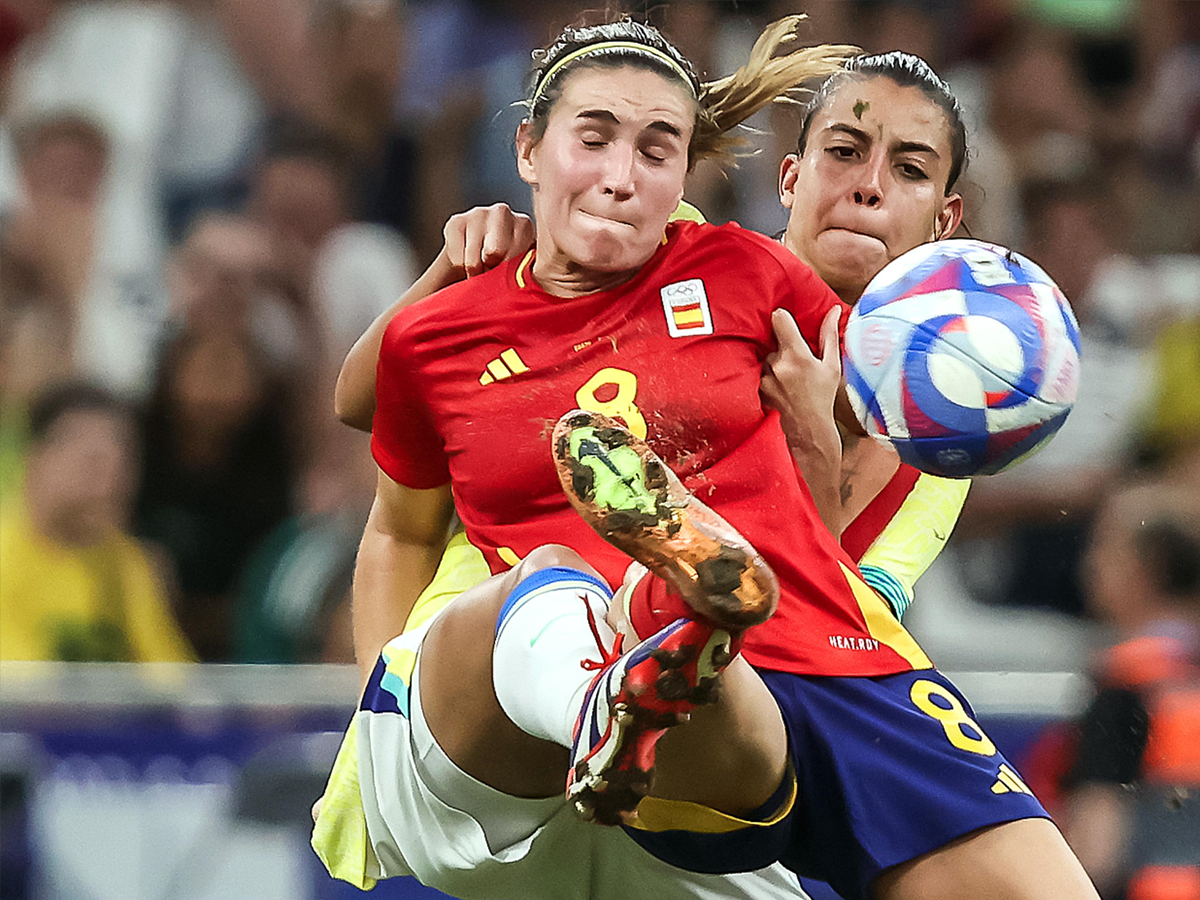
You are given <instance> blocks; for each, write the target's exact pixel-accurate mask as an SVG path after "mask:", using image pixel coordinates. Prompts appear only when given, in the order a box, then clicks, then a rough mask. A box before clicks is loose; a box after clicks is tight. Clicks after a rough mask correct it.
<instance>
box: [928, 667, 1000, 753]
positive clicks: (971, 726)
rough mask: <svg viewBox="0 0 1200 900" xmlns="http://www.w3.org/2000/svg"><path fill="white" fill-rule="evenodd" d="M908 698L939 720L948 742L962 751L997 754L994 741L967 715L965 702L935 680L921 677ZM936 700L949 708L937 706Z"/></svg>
mask: <svg viewBox="0 0 1200 900" xmlns="http://www.w3.org/2000/svg"><path fill="white" fill-rule="evenodd" d="M908 696H909V697H910V698H912V702H913V703H915V704H916V707H917V709H919V710H920V711H921V712H923V713H925V715H927V716H930V717H931V718H934V719H937V721H938V724H940V725H941V726H942V730H943V731H945V732H946V739H947V740H948V741H950V743H951V744H953V745H954V746H955V747H957V748H958V749H959V750H966V751H967V752H968V753H978V754H979V755H980V756H994V755H995V753H996V745H995V744H993V743H992V739H991V738H989V737H988V736H987V735H986V734H984V733H983V729H982V728H980V727H979V724H978V723H977V722H976V721H975V720H974V719H972V718H971V717H970V716H968V715H967V711H966V710H965V709H963V705H962V701H960V700H959V699H958V698H957V697H955V696H954V694H952V693H950V691H948V690H946V688H944V687H942V686H941V685H940V684H938V683H937V682H935V681H928V680H926V679H924V678H922V679H920V680H919V681H914V682H913V685H912V689H911V690H910V691H909V692H908ZM934 697H937V698H938V699H939V700H941V701H943V703H945V704H948V705H945V706H943V705H940V704H938V703H934V702H933V698H934Z"/></svg>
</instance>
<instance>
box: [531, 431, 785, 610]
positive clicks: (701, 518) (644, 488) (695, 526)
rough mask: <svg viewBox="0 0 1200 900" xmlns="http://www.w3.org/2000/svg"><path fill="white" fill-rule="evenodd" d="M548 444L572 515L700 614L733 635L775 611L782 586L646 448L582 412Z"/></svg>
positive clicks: (725, 524)
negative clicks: (668, 587) (656, 578)
mask: <svg viewBox="0 0 1200 900" xmlns="http://www.w3.org/2000/svg"><path fill="white" fill-rule="evenodd" d="M552 440H553V444H554V460H555V467H556V468H557V470H558V478H559V481H561V482H562V486H563V490H564V491H565V492H566V494H567V497H568V498H569V499H570V501H571V505H572V506H574V507H575V509H576V511H577V512H578V513H579V514H580V515H581V516H583V518H584V520H585V521H586V522H587V523H588V524H589V525H591V526H592V528H593V529H594V530H595V531H596V532H597V533H598V534H599V535H600V536H601V537H602V538H604V539H605V540H606V541H608V542H609V543H610V544H612V545H613V546H614V547H617V548H618V549H620V550H622V551H624V552H625V553H627V554H629V555H630V556H632V557H633V558H634V559H636V560H637V561H638V562H640V563H641V564H642V565H644V566H646V568H648V569H649V570H650V571H651V572H653V573H654V574H655V575H658V576H659V577H660V578H663V579H664V580H665V581H667V582H668V583H669V584H671V585H673V586H674V588H675V589H676V590H677V591H678V592H679V593H680V595H681V596H682V597H683V599H684V600H685V601H687V603H688V605H689V606H691V608H692V609H694V610H695V611H696V612H697V613H698V614H699V615H700V616H702V617H703V618H704V619H706V620H708V621H709V622H711V623H712V624H713V625H715V626H717V627H718V628H724V629H727V630H729V631H733V632H739V631H742V630H744V629H746V628H749V627H750V626H751V625H757V624H758V623H759V622H763V621H765V620H767V619H768V618H770V616H771V614H772V613H773V612H775V607H776V605H777V604H778V602H779V582H778V581H777V580H776V578H775V573H774V572H772V571H771V568H770V566H768V565H767V563H766V561H765V560H763V558H762V557H761V556H759V554H758V551H757V550H755V549H754V547H753V546H751V544H750V542H749V541H747V540H746V539H745V538H744V537H742V536H741V535H740V534H738V532H737V530H736V529H735V528H734V527H733V526H732V525H730V524H729V523H728V522H726V521H725V520H724V519H723V518H721V517H720V516H719V515H717V514H716V513H715V512H713V511H712V510H711V509H709V508H708V507H707V506H705V505H704V504H703V503H701V502H700V501H699V500H697V499H696V498H695V497H694V496H692V494H691V493H690V492H689V491H688V490H687V488H685V487H684V486H683V484H682V482H680V480H679V478H678V477H677V476H676V475H675V473H674V472H672V471H671V469H670V468H669V467H668V466H667V465H666V464H665V463H664V462H663V461H662V460H661V459H659V458H658V456H656V455H655V453H654V451H653V450H651V449H650V448H649V447H648V446H647V445H646V442H645V441H642V440H639V439H638V438H637V437H636V436H634V435H633V434H631V433H630V432H629V430H628V429H626V428H624V427H623V426H621V425H620V424H619V423H618V422H616V421H615V420H613V419H610V418H608V417H607V416H603V415H600V414H599V413H594V412H588V411H586V410H581V409H577V410H573V411H572V412H569V413H567V414H566V415H565V416H563V417H562V418H561V419H559V420H558V424H557V425H555V427H554V434H553V438H552Z"/></svg>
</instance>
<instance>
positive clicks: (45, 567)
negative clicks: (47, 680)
mask: <svg viewBox="0 0 1200 900" xmlns="http://www.w3.org/2000/svg"><path fill="white" fill-rule="evenodd" d="M29 419H30V434H31V447H30V455H29V464H28V472H27V477H26V483H25V490H24V494H23V498H22V501H21V502H11V503H5V504H4V509H3V512H2V513H0V659H6V660H7V659H25V660H73V661H78V660H120V661H139V662H150V661H184V660H190V659H192V658H193V655H192V651H191V648H190V647H189V646H188V642H187V640H186V639H185V638H184V636H183V634H182V632H181V631H180V629H179V626H178V625H177V624H176V622H175V619H174V617H173V616H172V613H171V609H170V604H169V602H168V595H167V588H166V578H165V577H164V575H165V570H164V569H163V568H162V567H161V564H160V563H159V562H158V561H156V560H153V559H152V558H151V555H150V554H149V553H148V552H147V550H146V549H145V548H144V547H143V546H142V545H141V544H139V543H138V541H136V540H135V539H133V538H132V537H131V536H130V535H129V532H128V524H129V512H130V506H131V503H132V500H133V495H134V491H135V484H136V470H137V455H138V448H137V437H136V430H135V422H134V418H133V416H132V415H131V413H130V411H129V410H128V409H127V408H126V407H125V406H124V405H122V404H121V403H120V402H119V401H117V400H116V399H115V398H113V397H112V395H110V394H108V393H107V392H105V391H103V390H101V389H100V388H97V387H93V386H90V385H86V384H83V383H78V382H75V383H70V384H65V385H62V386H60V387H58V388H55V389H52V390H51V391H49V392H48V393H45V394H43V395H41V396H40V397H39V398H38V399H37V400H36V401H35V402H34V403H33V405H32V407H31V409H30V414H29Z"/></svg>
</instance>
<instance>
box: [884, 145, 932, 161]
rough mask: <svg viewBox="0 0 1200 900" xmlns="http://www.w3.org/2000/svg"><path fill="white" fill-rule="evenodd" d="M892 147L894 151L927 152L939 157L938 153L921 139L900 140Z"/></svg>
mask: <svg viewBox="0 0 1200 900" xmlns="http://www.w3.org/2000/svg"><path fill="white" fill-rule="evenodd" d="M892 149H893V150H894V151H895V152H896V153H928V154H930V155H931V156H933V157H934V158H935V159H941V154H940V153H938V152H937V151H936V150H934V149H933V147H931V146H929V145H928V144H924V143H922V142H921V141H900V142H899V143H897V144H896V145H895V146H894V147H893V148H892Z"/></svg>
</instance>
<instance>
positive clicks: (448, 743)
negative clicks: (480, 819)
mask: <svg viewBox="0 0 1200 900" xmlns="http://www.w3.org/2000/svg"><path fill="white" fill-rule="evenodd" d="M549 566H569V567H571V568H575V569H580V570H582V571H585V572H589V573H592V574H594V570H592V569H591V567H590V566H588V565H587V563H585V562H584V561H583V560H582V558H580V557H579V556H578V555H577V554H575V553H574V552H573V551H571V550H569V549H567V548H565V547H558V546H546V547H540V548H538V549H537V550H535V551H534V552H533V553H531V554H529V556H527V557H526V558H525V559H524V560H522V562H521V563H520V564H519V565H518V566H517V567H516V568H514V569H513V570H512V571H510V572H508V573H506V574H504V575H498V576H496V577H494V578H491V579H489V580H488V581H485V582H484V583H483V584H480V585H479V586H477V587H475V588H473V589H471V590H470V591H468V592H466V593H464V594H463V595H462V596H461V597H459V598H458V599H457V600H455V601H454V603H453V604H452V605H451V606H450V608H448V609H447V610H446V611H445V612H444V613H443V614H442V615H441V616H440V617H439V618H438V620H437V621H436V622H435V623H434V625H433V626H432V627H431V628H430V632H429V634H428V635H427V636H426V638H425V642H424V644H423V646H422V648H421V701H422V708H423V710H424V714H425V718H426V721H427V722H428V724H429V727H430V730H431V731H432V733H433V735H434V737H435V738H436V739H437V742H438V745H439V746H440V747H441V748H442V749H443V750H444V751H445V752H446V754H447V755H448V756H449V757H450V759H451V760H453V761H454V763H455V764H456V765H458V766H459V768H461V769H463V771H465V772H467V773H468V774H470V775H472V776H473V777H475V778H477V779H479V780H480V781H482V782H484V783H485V784H488V785H490V786H492V787H494V788H496V789H497V790H500V791H504V792H505V793H509V794H512V795H514V796H518V797H549V796H553V795H555V794H560V793H562V791H563V787H564V784H565V780H566V773H567V766H568V751H567V749H566V748H564V747H562V746H559V745H558V744H555V743H552V742H550V741H544V740H541V739H539V738H535V737H533V736H531V735H529V734H526V733H525V732H524V731H522V730H521V729H520V728H518V727H517V726H516V725H515V724H513V722H512V721H510V720H509V718H508V717H507V716H506V715H505V713H504V710H503V709H502V708H501V706H500V702H499V701H498V700H497V698H496V694H495V691H494V689H493V686H492V685H493V682H492V646H493V639H494V636H495V629H496V617H497V614H498V613H499V611H500V607H501V606H502V605H503V603H504V600H505V598H506V597H507V596H508V595H509V594H510V593H511V592H512V590H513V589H514V588H515V587H516V586H517V585H518V584H519V583H520V582H521V581H522V580H523V579H525V578H527V577H528V576H530V575H532V574H533V573H535V572H537V571H539V570H540V569H544V568H547V567H549ZM722 678H723V682H724V683H723V684H722V685H721V691H720V693H719V695H718V697H719V699H718V701H717V702H716V703H715V704H713V705H712V706H707V707H701V708H699V709H697V710H696V712H695V713H693V718H692V720H691V721H690V722H688V723H686V724H684V725H681V726H679V727H677V728H674V729H672V730H671V732H669V733H668V735H667V737H666V738H664V739H663V743H662V750H661V752H662V754H663V755H662V756H661V757H660V759H659V763H658V765H657V767H656V776H655V782H654V790H653V793H654V794H655V795H656V796H661V797H665V798H667V799H676V800H690V801H692V802H695V803H702V804H704V805H706V806H712V807H713V808H714V809H719V810H721V811H723V812H727V813H730V814H732V815H738V814H740V813H745V812H747V811H749V810H751V809H753V808H755V807H757V806H760V805H762V803H764V802H765V801H766V800H767V798H768V797H769V796H770V795H771V793H772V792H773V791H774V790H775V789H776V788H777V787H778V786H779V784H780V781H781V779H782V777H783V773H784V771H785V768H786V753H787V739H786V736H785V734H784V731H783V722H782V719H781V718H780V715H779V710H778V707H777V706H776V705H775V701H774V698H772V697H771V695H770V693H769V692H768V691H767V689H766V687H765V686H764V685H763V683H762V681H761V679H759V677H758V676H757V675H756V674H755V673H754V671H753V670H752V669H751V668H750V667H749V665H747V664H746V662H745V661H744V660H742V659H737V660H735V661H734V662H733V663H732V664H731V666H730V668H729V669H727V670H726V672H725V674H724V675H723V676H722Z"/></svg>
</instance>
